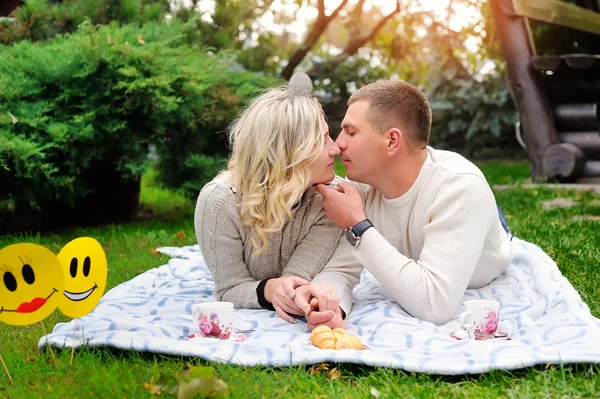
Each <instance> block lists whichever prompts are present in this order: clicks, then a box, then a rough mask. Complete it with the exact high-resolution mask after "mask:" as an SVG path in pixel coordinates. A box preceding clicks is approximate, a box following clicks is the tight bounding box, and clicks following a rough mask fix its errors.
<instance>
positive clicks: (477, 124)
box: [426, 75, 524, 158]
mask: <svg viewBox="0 0 600 399" xmlns="http://www.w3.org/2000/svg"><path fill="white" fill-rule="evenodd" d="M426 94H427V97H428V98H429V99H430V104H431V109H432V112H433V124H432V127H431V144H432V145H433V146H434V147H436V148H440V149H449V150H454V151H458V152H460V153H462V154H464V155H467V156H469V157H474V158H482V157H488V156H493V157H506V156H511V155H513V156H514V155H515V154H519V155H523V154H524V152H523V151H522V150H521V149H520V147H519V145H518V142H517V140H516V138H515V134H514V132H515V123H516V121H517V116H516V112H515V108H514V105H513V102H512V100H511V97H510V93H509V91H508V89H507V87H506V85H505V84H504V82H503V80H502V79H501V78H500V77H494V76H490V75H486V76H484V77H483V78H482V80H481V81H477V80H475V79H473V78H469V79H464V78H463V79H460V78H455V79H448V80H444V81H442V82H441V83H440V84H439V85H437V86H434V87H433V88H432V89H430V90H429V91H428V92H427V93H426Z"/></svg>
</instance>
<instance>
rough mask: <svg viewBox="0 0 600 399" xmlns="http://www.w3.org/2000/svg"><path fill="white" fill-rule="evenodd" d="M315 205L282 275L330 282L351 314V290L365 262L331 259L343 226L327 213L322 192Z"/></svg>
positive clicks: (322, 282) (314, 281)
mask: <svg viewBox="0 0 600 399" xmlns="http://www.w3.org/2000/svg"><path fill="white" fill-rule="evenodd" d="M313 206H315V207H318V208H319V211H318V214H317V215H318V216H317V218H316V222H314V223H313V224H312V226H311V227H310V229H309V230H308V233H307V234H306V236H305V237H304V238H303V239H302V241H301V242H300V243H299V244H298V246H297V247H296V249H295V250H294V253H293V254H292V256H291V257H290V260H289V261H288V263H287V265H286V267H285V268H284V270H283V273H282V275H283V276H298V277H303V278H306V279H308V280H309V281H310V280H312V282H313V283H318V284H328V285H331V286H332V287H333V289H334V290H335V291H336V292H337V293H338V295H339V296H340V307H341V308H342V310H343V311H344V312H345V313H346V314H349V313H350V309H351V307H352V290H353V289H354V286H355V285H356V284H358V281H359V279H360V272H361V270H362V266H360V264H356V262H354V263H355V264H354V265H352V266H350V265H348V267H345V266H346V265H343V264H339V262H334V263H331V262H329V260H330V259H331V257H332V255H333V254H334V251H335V250H336V247H337V246H338V242H339V241H340V237H341V235H342V230H340V229H339V228H338V227H337V226H335V225H334V224H333V223H331V222H330V221H329V220H328V219H327V217H326V216H325V211H324V210H323V207H322V200H321V199H320V195H319V198H318V200H316V201H315V203H314V204H313ZM350 258H351V256H350ZM351 260H353V259H351Z"/></svg>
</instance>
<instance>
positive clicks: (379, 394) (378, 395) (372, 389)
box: [370, 387, 381, 398]
mask: <svg viewBox="0 0 600 399" xmlns="http://www.w3.org/2000/svg"><path fill="white" fill-rule="evenodd" d="M370 392H371V395H373V396H374V397H375V398H378V397H380V396H381V392H379V390H378V389H377V388H375V387H371V389H370Z"/></svg>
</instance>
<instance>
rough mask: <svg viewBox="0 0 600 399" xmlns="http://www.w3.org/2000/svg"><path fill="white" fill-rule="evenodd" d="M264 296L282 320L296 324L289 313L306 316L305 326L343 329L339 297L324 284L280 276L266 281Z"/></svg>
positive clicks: (343, 323)
mask: <svg viewBox="0 0 600 399" xmlns="http://www.w3.org/2000/svg"><path fill="white" fill-rule="evenodd" d="M265 299H266V300H267V301H269V302H270V303H271V304H272V305H273V307H274V308H275V311H276V312H277V314H278V315H279V317H281V318H282V319H284V320H286V321H288V322H290V323H295V322H296V319H295V318H294V317H292V316H290V315H298V316H304V317H306V321H307V323H308V329H309V330H311V331H312V330H313V329H314V328H316V327H318V326H322V325H324V326H328V327H330V328H332V329H333V328H344V327H345V326H346V323H345V321H344V318H343V312H342V309H341V308H340V297H339V295H338V294H337V293H336V292H335V290H334V289H333V288H332V287H330V286H328V285H326V284H310V283H309V282H308V281H307V280H305V279H303V278H300V277H279V278H273V279H270V280H269V281H267V284H266V285H265Z"/></svg>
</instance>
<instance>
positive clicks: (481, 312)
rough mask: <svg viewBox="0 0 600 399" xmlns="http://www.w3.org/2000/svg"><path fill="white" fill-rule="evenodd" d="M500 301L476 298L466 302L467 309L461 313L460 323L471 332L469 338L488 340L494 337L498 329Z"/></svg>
mask: <svg viewBox="0 0 600 399" xmlns="http://www.w3.org/2000/svg"><path fill="white" fill-rule="evenodd" d="M499 310H500V303H499V302H498V301H492V300H485V299H476V300H471V301H466V302H465V311H464V312H462V313H461V314H460V318H459V320H460V324H461V325H462V327H463V328H464V329H465V330H467V332H468V333H469V338H471V339H475V340H486V339H490V338H494V337H495V335H496V331H497V330H498V321H499V314H498V311H499Z"/></svg>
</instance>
